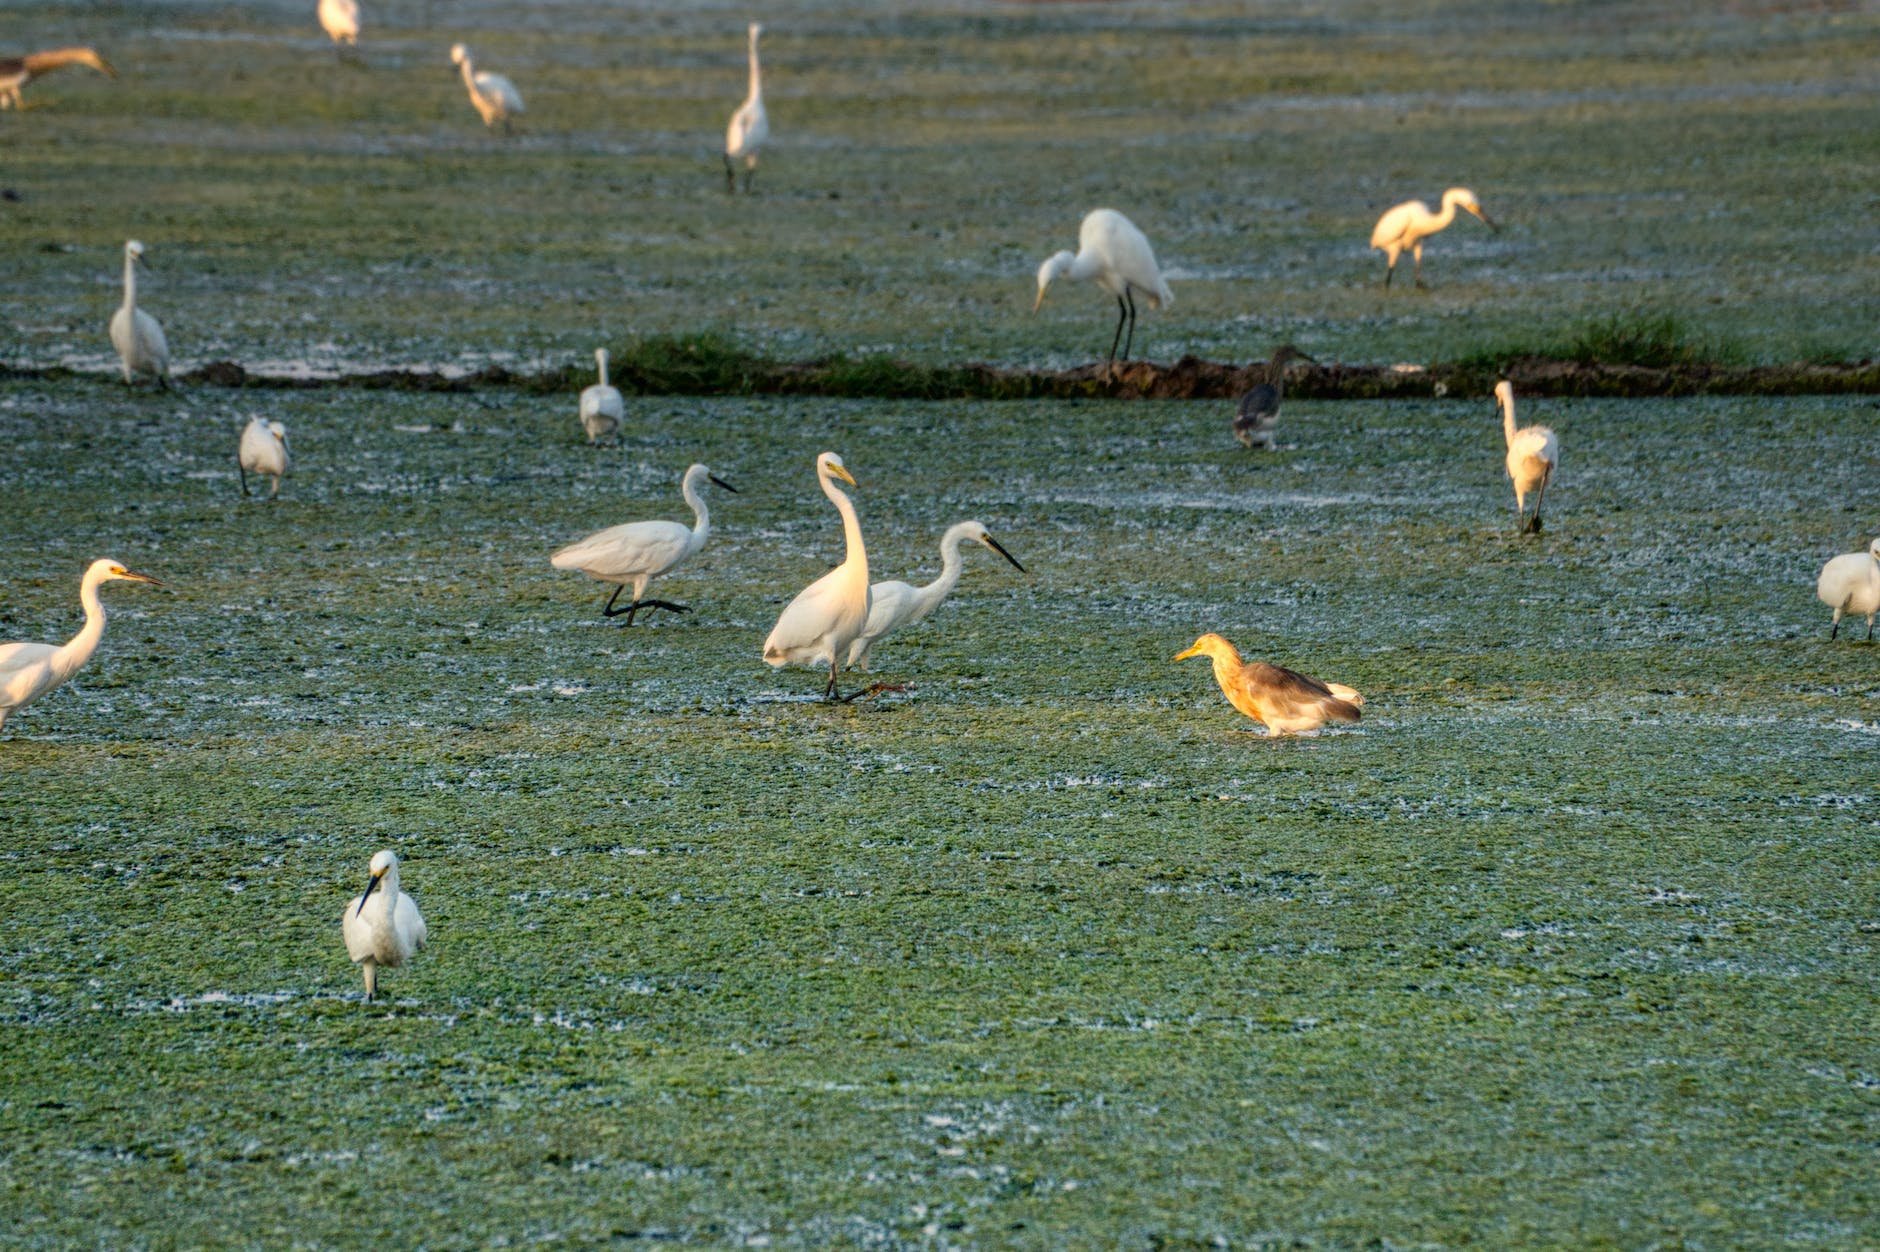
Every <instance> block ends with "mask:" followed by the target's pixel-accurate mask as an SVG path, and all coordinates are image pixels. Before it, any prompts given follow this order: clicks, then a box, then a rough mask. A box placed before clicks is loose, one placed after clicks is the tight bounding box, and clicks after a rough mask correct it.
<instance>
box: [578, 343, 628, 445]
mask: <svg viewBox="0 0 1880 1252" xmlns="http://www.w3.org/2000/svg"><path fill="white" fill-rule="evenodd" d="M594 360H595V362H596V363H597V364H598V365H599V366H600V367H601V380H600V381H599V382H598V383H595V384H594V385H593V386H592V387H585V388H583V389H582V391H581V428H582V429H583V430H585V431H587V437H588V442H589V443H596V442H598V441H599V440H601V439H604V438H608V437H610V436H612V435H613V434H614V432H615V431H617V430H619V429H620V422H621V419H623V418H625V417H626V415H627V402H626V401H625V400H623V399H622V398H621V396H620V390H619V388H617V387H614V386H612V385H611V384H609V383H608V381H607V349H605V348H596V349H594Z"/></svg>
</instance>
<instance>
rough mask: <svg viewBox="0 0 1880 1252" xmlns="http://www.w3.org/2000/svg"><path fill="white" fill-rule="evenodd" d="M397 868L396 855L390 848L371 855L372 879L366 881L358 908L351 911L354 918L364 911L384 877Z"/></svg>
mask: <svg viewBox="0 0 1880 1252" xmlns="http://www.w3.org/2000/svg"><path fill="white" fill-rule="evenodd" d="M397 868H398V854H397V853H395V852H393V851H392V850H391V849H390V848H385V849H383V850H381V851H378V852H374V853H373V854H372V865H371V874H372V877H371V878H370V879H369V880H367V882H366V889H365V891H364V892H363V893H362V894H361V895H360V897H359V907H358V908H357V909H355V910H354V911H353V916H354V917H357V916H359V914H361V913H363V912H365V911H366V901H367V900H368V899H370V898H371V896H372V893H373V892H374V891H377V890H378V888H379V884H380V883H382V882H383V881H385V875H386V874H388V873H391V872H392V871H393V870H396V869H397Z"/></svg>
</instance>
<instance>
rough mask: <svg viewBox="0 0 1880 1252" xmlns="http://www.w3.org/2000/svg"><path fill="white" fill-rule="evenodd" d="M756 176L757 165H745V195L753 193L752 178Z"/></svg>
mask: <svg viewBox="0 0 1880 1252" xmlns="http://www.w3.org/2000/svg"><path fill="white" fill-rule="evenodd" d="M756 177H757V167H756V166H755V165H747V166H745V167H744V194H745V195H747V196H748V195H750V194H751V180H752V179H753V178H756Z"/></svg>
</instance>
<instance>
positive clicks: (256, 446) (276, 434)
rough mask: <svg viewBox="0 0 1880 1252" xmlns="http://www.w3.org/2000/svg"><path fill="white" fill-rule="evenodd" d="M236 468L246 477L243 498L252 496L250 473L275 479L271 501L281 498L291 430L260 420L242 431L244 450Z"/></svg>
mask: <svg viewBox="0 0 1880 1252" xmlns="http://www.w3.org/2000/svg"><path fill="white" fill-rule="evenodd" d="M235 467H236V469H237V470H239V471H240V473H241V476H242V494H243V495H248V494H250V493H249V490H248V471H249V470H253V471H254V472H255V473H257V474H262V475H266V476H268V477H270V478H272V479H274V489H273V490H272V491H270V492H268V499H270V500H272V499H274V497H276V496H278V495H280V494H281V476H282V475H283V474H285V473H287V427H285V426H283V425H281V424H280V423H279V422H270V421H269V420H268V419H267V418H265V417H257V418H255V419H254V420H253V421H252V422H249V423H248V425H246V426H244V427H243V428H242V443H241V448H240V449H239V450H238V451H237V452H236V454H235Z"/></svg>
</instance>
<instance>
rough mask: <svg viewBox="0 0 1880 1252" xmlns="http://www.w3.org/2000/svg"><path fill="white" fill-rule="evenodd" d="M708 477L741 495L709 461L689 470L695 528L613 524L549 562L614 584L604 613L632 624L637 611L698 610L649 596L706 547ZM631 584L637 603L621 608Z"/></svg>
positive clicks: (685, 482) (688, 498) (682, 486)
mask: <svg viewBox="0 0 1880 1252" xmlns="http://www.w3.org/2000/svg"><path fill="white" fill-rule="evenodd" d="M707 480H710V481H711V482H714V483H717V484H718V485H719V486H720V487H723V488H724V489H725V490H726V491H729V492H731V493H732V494H733V495H736V494H737V488H736V487H733V486H732V485H731V484H730V483H728V482H726V481H725V480H724V479H722V478H720V477H718V475H716V474H714V473H712V472H711V471H710V470H709V469H707V468H705V467H704V466H703V465H694V466H692V467H690V468H689V469H687V470H686V472H685V477H684V478H683V479H681V480H680V483H679V490H680V492H681V493H682V494H683V495H684V496H685V502H686V503H687V504H689V505H691V506H692V513H693V517H694V520H693V523H692V526H691V528H690V529H687V528H686V527H684V526H682V525H680V524H679V523H678V522H627V523H626V524H625V525H621V526H609V527H608V528H607V529H606V530H597V531H595V532H594V533H593V534H591V535H589V536H588V537H587V538H586V539H583V540H581V541H580V542H578V543H571V544H569V545H568V546H567V547H565V548H563V549H562V550H561V551H559V552H557V553H556V554H555V555H553V556H551V557H549V558H548V563H549V564H550V565H553V566H554V567H555V568H556V569H571V570H580V571H581V572H582V573H583V574H586V575H587V576H588V577H589V578H592V579H594V580H595V581H596V582H603V583H613V584H614V594H613V595H611V596H609V597H607V604H606V605H605V606H604V607H603V608H602V609H601V616H603V617H619V616H620V615H621V614H622V613H625V614H626V615H627V625H629V626H631V625H633V615H634V614H635V613H638V612H639V611H640V610H641V609H670V610H671V611H673V612H674V613H690V612H691V611H692V610H691V609H690V608H688V607H687V606H685V605H683V604H674V603H672V602H671V601H670V600H648V599H646V598H645V597H646V584H648V583H650V582H652V581H653V580H654V579H655V578H658V577H659V576H661V575H662V574H669V573H671V572H672V571H673V570H674V569H677V568H678V567H679V566H680V565H681V564H682V563H684V562H685V561H686V560H687V559H689V558H690V557H691V555H692V554H693V553H694V552H697V551H698V550H699V549H700V548H702V547H704V546H705V539H706V536H708V535H710V534H711V533H712V522H711V514H710V512H709V511H707V510H706V508H705V498H704V497H703V496H701V495H700V494H699V486H700V485H701V484H702V483H704V482H706V481H707ZM628 583H632V584H633V603H632V604H629V605H628V606H627V607H626V608H624V609H616V608H615V607H614V601H616V600H618V599H619V598H620V593H621V592H622V591H623V590H625V589H626V586H627V584H628Z"/></svg>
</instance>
